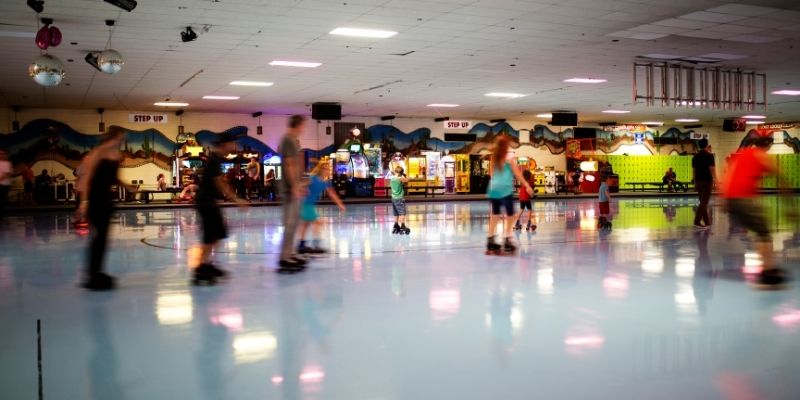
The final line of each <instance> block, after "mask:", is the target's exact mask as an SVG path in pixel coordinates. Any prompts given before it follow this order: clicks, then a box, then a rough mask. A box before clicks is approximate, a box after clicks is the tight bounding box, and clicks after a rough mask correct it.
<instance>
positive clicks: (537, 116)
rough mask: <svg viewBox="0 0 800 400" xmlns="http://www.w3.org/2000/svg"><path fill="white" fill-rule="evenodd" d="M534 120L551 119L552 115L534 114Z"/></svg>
mask: <svg viewBox="0 0 800 400" xmlns="http://www.w3.org/2000/svg"><path fill="white" fill-rule="evenodd" d="M536 118H553V114H551V113H546V114H536Z"/></svg>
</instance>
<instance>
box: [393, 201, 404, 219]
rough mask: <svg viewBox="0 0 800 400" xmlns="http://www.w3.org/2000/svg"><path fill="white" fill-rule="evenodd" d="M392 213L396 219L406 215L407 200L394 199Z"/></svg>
mask: <svg viewBox="0 0 800 400" xmlns="http://www.w3.org/2000/svg"><path fill="white" fill-rule="evenodd" d="M392 211H394V216H395V217H399V216H401V215H406V199H392Z"/></svg>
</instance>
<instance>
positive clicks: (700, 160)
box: [692, 139, 717, 229]
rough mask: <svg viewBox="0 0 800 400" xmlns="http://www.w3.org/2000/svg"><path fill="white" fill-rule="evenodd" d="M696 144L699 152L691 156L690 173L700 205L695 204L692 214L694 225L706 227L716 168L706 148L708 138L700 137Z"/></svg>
mask: <svg viewBox="0 0 800 400" xmlns="http://www.w3.org/2000/svg"><path fill="white" fill-rule="evenodd" d="M697 146H698V147H699V148H700V152H699V153H697V154H695V156H694V157H692V174H693V180H694V187H695V189H696V190H697V196H698V197H699V198H700V205H698V206H697V212H696V213H695V215H694V227H695V228H696V229H708V228H710V227H711V217H710V216H709V215H708V202H709V200H711V188H713V187H714V182H715V181H716V180H717V168H716V166H715V165H714V155H713V154H711V153H710V152H709V150H708V147H709V146H708V139H700V140H699V141H698V142H697Z"/></svg>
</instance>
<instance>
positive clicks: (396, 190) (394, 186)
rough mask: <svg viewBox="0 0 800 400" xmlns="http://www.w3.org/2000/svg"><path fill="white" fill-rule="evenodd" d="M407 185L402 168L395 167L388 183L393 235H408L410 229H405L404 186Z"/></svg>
mask: <svg viewBox="0 0 800 400" xmlns="http://www.w3.org/2000/svg"><path fill="white" fill-rule="evenodd" d="M406 183H408V178H406V173H405V171H404V170H403V167H401V166H399V165H398V166H396V167H394V171H392V178H391V180H390V181H389V187H390V189H391V190H392V213H393V214H394V227H392V233H393V234H398V233H399V234H401V235H408V234H410V233H411V229H408V228H407V227H406V189H405V186H404V185H405V184H406Z"/></svg>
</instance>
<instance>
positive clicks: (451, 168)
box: [442, 155, 456, 194]
mask: <svg viewBox="0 0 800 400" xmlns="http://www.w3.org/2000/svg"><path fill="white" fill-rule="evenodd" d="M442 170H443V171H442V172H443V175H444V192H445V193H447V194H453V193H455V192H456V159H455V158H453V156H451V155H446V156H444V157H442Z"/></svg>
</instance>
